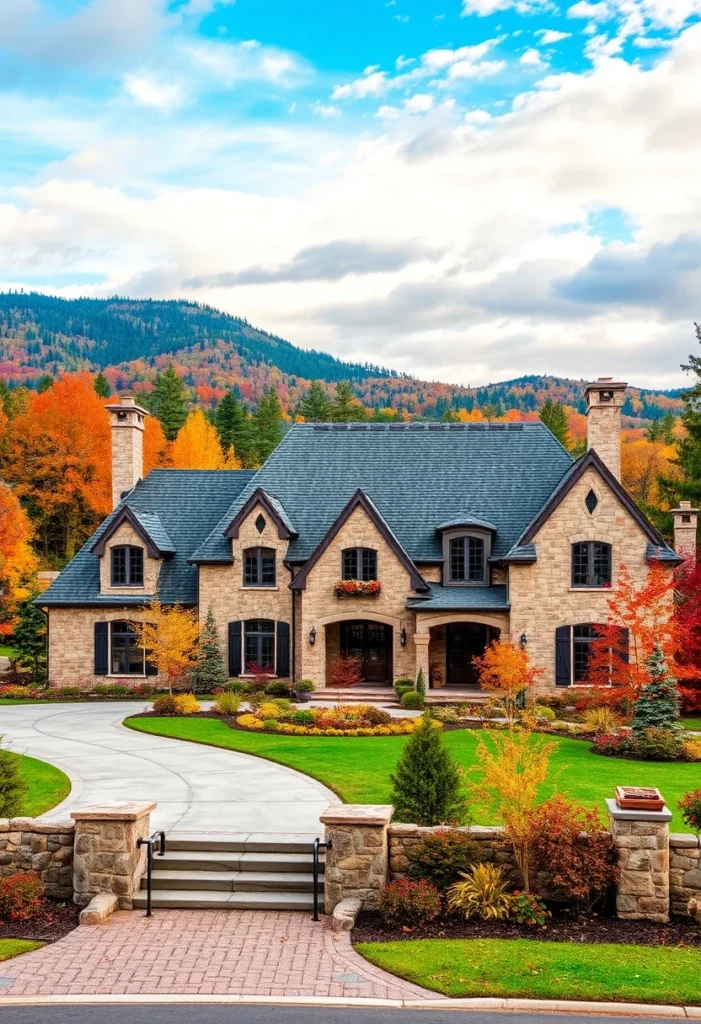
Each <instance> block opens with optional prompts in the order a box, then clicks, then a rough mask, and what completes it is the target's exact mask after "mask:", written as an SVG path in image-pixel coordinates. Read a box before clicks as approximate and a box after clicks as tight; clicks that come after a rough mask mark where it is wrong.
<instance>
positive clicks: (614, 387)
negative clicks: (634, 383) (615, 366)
mask: <svg viewBox="0 0 701 1024" xmlns="http://www.w3.org/2000/svg"><path fill="white" fill-rule="evenodd" d="M627 387H628V384H627V383H626V381H622V380H614V379H613V377H599V378H597V380H593V381H590V383H589V384H587V386H586V387H585V389H584V395H585V397H586V396H587V395H588V394H589V393H590V392H591V391H625V390H626V388H627Z"/></svg>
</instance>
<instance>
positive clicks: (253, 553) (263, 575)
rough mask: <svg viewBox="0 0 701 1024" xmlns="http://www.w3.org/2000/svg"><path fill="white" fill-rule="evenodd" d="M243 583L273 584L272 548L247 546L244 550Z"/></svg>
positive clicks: (273, 553)
mask: <svg viewBox="0 0 701 1024" xmlns="http://www.w3.org/2000/svg"><path fill="white" fill-rule="evenodd" d="M243 585H244V586H245V587H274V586H275V550H274V548H248V550H246V551H244V553H243Z"/></svg>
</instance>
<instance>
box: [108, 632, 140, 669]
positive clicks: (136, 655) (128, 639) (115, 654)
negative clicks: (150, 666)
mask: <svg viewBox="0 0 701 1024" xmlns="http://www.w3.org/2000/svg"><path fill="white" fill-rule="evenodd" d="M144 669H145V666H144V650H143V648H142V647H139V640H138V637H137V635H136V629H135V627H134V626H133V625H132V624H131V622H123V621H121V620H119V621H117V622H113V623H111V628H110V672H111V674H112V675H113V676H142V675H144Z"/></svg>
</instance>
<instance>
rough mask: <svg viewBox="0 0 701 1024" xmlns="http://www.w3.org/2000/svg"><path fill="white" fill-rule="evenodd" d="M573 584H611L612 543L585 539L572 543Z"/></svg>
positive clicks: (601, 585) (590, 585) (593, 585)
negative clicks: (578, 542)
mask: <svg viewBox="0 0 701 1024" xmlns="http://www.w3.org/2000/svg"><path fill="white" fill-rule="evenodd" d="M572 586H573V587H610V586H611V545H610V544H601V543H599V541H583V542H582V543H580V544H573V545H572Z"/></svg>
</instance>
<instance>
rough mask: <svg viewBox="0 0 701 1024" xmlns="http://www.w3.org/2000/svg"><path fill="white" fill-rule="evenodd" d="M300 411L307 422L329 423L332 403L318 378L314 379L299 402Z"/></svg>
mask: <svg viewBox="0 0 701 1024" xmlns="http://www.w3.org/2000/svg"><path fill="white" fill-rule="evenodd" d="M299 412H300V415H301V416H304V419H305V420H306V422H307V423H328V421H329V420H330V419H331V403H330V402H329V400H328V398H327V397H326V392H325V391H324V389H323V387H322V386H321V384H320V383H319V381H318V380H313V381H312V383H311V386H310V388H309V391H307V393H306V395H305V396H304V398H303V399H302V401H301V402H300V403H299Z"/></svg>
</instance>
